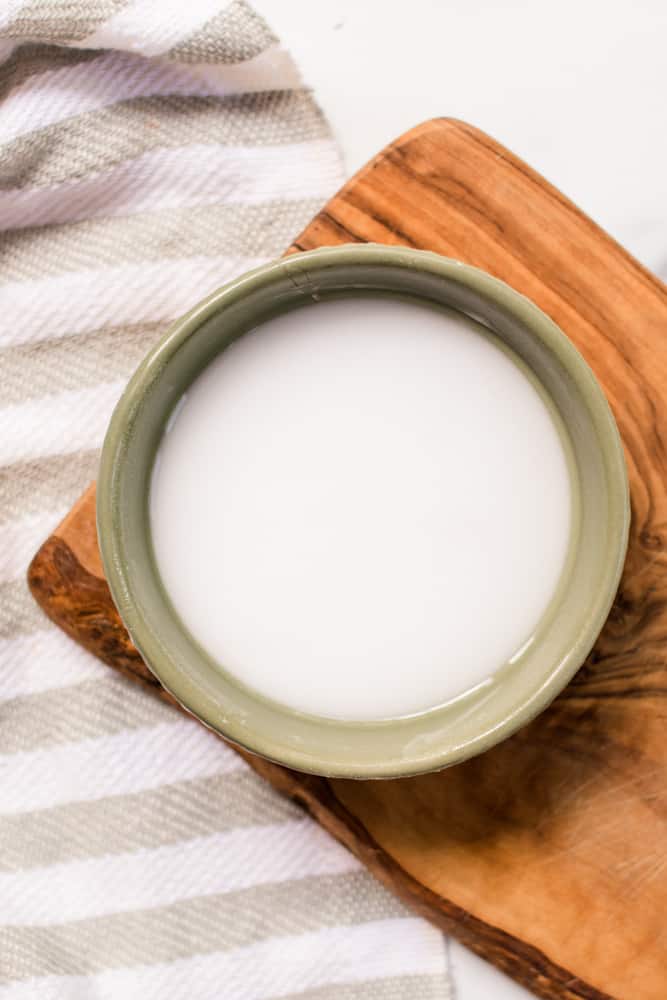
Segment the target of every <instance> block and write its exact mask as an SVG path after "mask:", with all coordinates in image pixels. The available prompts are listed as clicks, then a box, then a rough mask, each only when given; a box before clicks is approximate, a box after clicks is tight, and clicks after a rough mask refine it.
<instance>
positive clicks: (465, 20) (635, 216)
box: [253, 0, 667, 1000]
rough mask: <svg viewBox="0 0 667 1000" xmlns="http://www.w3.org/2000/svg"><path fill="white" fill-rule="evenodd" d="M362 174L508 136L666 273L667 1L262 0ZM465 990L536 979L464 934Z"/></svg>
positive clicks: (503, 996) (501, 991)
mask: <svg viewBox="0 0 667 1000" xmlns="http://www.w3.org/2000/svg"><path fill="white" fill-rule="evenodd" d="M253 2H254V5H255V7H256V8H257V9H258V10H259V11H260V12H261V13H262V14H263V15H264V16H265V17H266V18H267V20H268V21H269V22H270V23H271V24H272V26H273V27H274V29H275V31H276V32H277V34H278V35H279V36H280V37H281V38H282V40H283V41H284V42H285V43H286V45H287V46H288V47H289V48H290V49H291V51H292V53H293V54H294V56H295V57H296V59H297V61H298V63H299V65H300V67H301V70H302V73H303V75H304V78H305V80H306V82H307V83H308V84H310V85H311V86H312V87H313V89H314V92H315V95H316V97H317V99H318V100H319V102H320V104H321V106H322V107H323V109H324V111H325V112H326V114H327V116H328V118H329V121H330V122H331V123H332V125H333V127H334V130H335V132H336V134H337V136H338V139H339V141H340V143H341V146H342V149H343V153H344V156H345V161H346V166H347V170H348V173H350V174H351V173H353V172H354V171H355V170H356V169H357V168H359V167H360V166H362V164H363V163H364V162H365V161H366V160H367V159H368V158H369V157H370V156H372V155H373V154H374V153H375V152H377V150H378V149H379V148H380V147H381V146H383V145H385V143H387V142H389V141H390V140H391V139H393V138H395V137H396V136H397V135H399V134H400V133H401V132H403V131H405V130H406V129H408V128H411V127H412V126H413V125H416V124H417V123H418V122H419V121H422V120H424V119H426V118H430V117H433V116H437V115H449V116H454V117H458V118H463V119H465V120H466V121H469V122H471V123H472V124H474V125H477V126H479V127H480V128H482V129H484V130H485V131H487V132H489V133H490V134H491V135H493V136H494V137H495V138H497V139H499V140H500V141H501V142H503V143H504V144H505V145H507V146H509V148H510V149H512V150H513V151H514V152H516V153H518V154H519V155H520V156H522V157H523V158H524V159H525V160H526V161H527V162H528V163H530V164H531V165H532V166H533V167H535V168H536V169H537V170H539V171H540V172H541V173H542V174H544V175H545V176H546V177H547V178H548V179H549V180H550V181H552V182H553V183H554V184H556V185H557V186H558V187H559V188H560V189H561V190H562V191H563V192H565V194H567V195H568V196H569V197H570V198H572V199H573V200H574V201H575V202H576V203H577V204H578V205H579V206H580V207H581V208H582V209H584V211H586V212H587V213H588V214H589V215H591V216H592V217H593V218H594V219H595V220H596V221H597V222H599V223H600V224H601V225H602V226H604V227H605V228H606V229H607V230H608V231H609V232H610V233H611V234H612V235H613V236H615V237H616V239H617V240H619V241H620V242H621V243H623V244H624V245H625V246H626V247H627V248H628V249H629V250H630V251H631V252H632V253H634V254H635V255H636V256H637V257H638V258H639V259H640V260H641V261H642V262H643V263H644V264H646V265H647V266H648V267H650V268H652V269H653V270H654V271H656V272H657V273H658V274H660V275H661V277H663V278H667V128H665V109H664V106H663V105H664V101H665V99H666V98H667V60H665V57H664V49H665V40H666V38H667V4H665V3H664V0H636V2H635V3H633V4H630V2H629V0H624V2H618V0H604V2H603V0H576V2H574V0H561V2H560V3H558V4H555V3H548V4H547V3H545V2H544V0H510V2H507V0H495V2H494V0H447V2H444V0H441V2H437V0H410V3H398V2H392V0H253ZM449 947H450V954H451V960H452V968H453V979H454V986H455V997H456V1000H487V998H488V1000H521V998H526V997H529V994H528V993H527V992H526V991H525V990H522V989H520V987H518V986H517V985H516V984H514V983H512V982H510V980H508V979H506V978H505V977H504V976H502V975H501V974H500V973H499V972H497V971H495V970H494V969H492V968H491V967H490V966H489V965H487V964H486V963H484V962H482V961H481V960H480V959H478V958H476V957H475V956H474V955H472V954H471V953H470V952H468V951H466V950H465V949H464V948H462V947H460V946H459V945H457V944H456V943H455V942H450V944H449Z"/></svg>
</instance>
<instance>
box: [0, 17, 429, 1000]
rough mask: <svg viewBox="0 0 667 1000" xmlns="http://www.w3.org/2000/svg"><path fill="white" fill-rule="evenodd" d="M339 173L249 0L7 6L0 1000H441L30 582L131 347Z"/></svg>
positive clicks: (323, 840)
mask: <svg viewBox="0 0 667 1000" xmlns="http://www.w3.org/2000/svg"><path fill="white" fill-rule="evenodd" d="M340 180H341V165H340V161H339V156H338V152H337V149H336V146H335V145H334V143H333V142H332V139H331V137H330V134H329V130H328V128H327V125H326V122H325V121H324V120H323V119H322V116H321V114H320V112H319V111H318V109H317V107H316V106H315V104H314V103H313V101H312V99H311V97H310V95H309V94H308V92H307V91H306V90H304V89H303V87H302V86H301V85H300V83H299V79H298V76H297V74H296V72H295V69H294V66H293V64H292V62H291V60H290V58H289V56H288V54H287V53H286V52H285V51H284V50H283V49H282V48H281V47H280V45H279V44H278V43H277V41H276V39H275V38H274V37H273V35H272V34H271V32H270V31H269V29H268V28H267V26H266V25H265V23H264V22H263V21H262V20H260V19H259V18H258V17H257V16H256V15H255V14H254V12H253V11H252V10H251V9H250V8H249V7H248V6H246V4H245V3H243V2H239V0H235V2H232V3H228V4H226V5H225V4H223V3H221V2H220V0H159V2H158V0H154V2H148V0H85V2H84V0H81V2H75V0H42V2H40V0H18V2H17V0H4V3H2V4H0V229H1V230H2V233H1V234H0V247H1V253H0V466H1V467H0V810H2V815H1V816H0V900H2V904H1V906H0V923H1V924H2V928H1V929H0V997H8V998H10V1000H19V998H27V997H31V998H32V997H34V998H39V1000H51V998H53V1000H56V998H57V1000H63V998H64V1000H68V998H86V1000H87V998H95V1000H102V998H114V1000H117V998H123V1000H131V998H142V1000H151V998H156V1000H157V998H160V1000H181V998H182V1000H199V998H204V997H206V998H213V997H215V998H216V1000H253V998H259V997H288V996H290V997H293V996H298V997H301V1000H306V998H308V1000H315V998H317V1000H327V998H334V997H335V998H336V1000H360V998H362V997H363V998H368V1000H370V998H373V1000H390V998H391V1000H402V998H406V1000H407V998H410V1000H425V998H433V1000H435V998H438V1000H441V998H445V997H447V996H449V988H448V982H447V975H446V962H445V955H444V946H443V940H442V937H441V935H440V934H439V933H438V932H437V931H435V930H434V929H433V928H431V927H429V926H428V925H427V924H425V923H424V922H422V921H421V920H419V919H417V918H415V917H413V916H411V915H410V914H409V913H407V912H406V911H405V910H404V909H403V908H402V906H401V905H399V904H398V903H397V902H396V901H394V900H393V898H391V897H390V896H389V895H388V894H387V893H386V892H385V891H384V890H383V889H382V888H381V887H380V886H379V885H378V884H376V883H375V882H374V881H373V879H372V878H371V877H370V876H369V875H368V874H367V873H366V872H365V871H364V870H363V869H362V868H361V867H360V865H359V863H358V862H357V861H356V860H355V859H354V858H353V857H352V855H351V854H349V853H347V851H345V850H344V849H343V848H342V847H340V846H339V845H338V844H337V843H335V842H334V841H333V840H331V839H330V838H329V837H328V836H327V835H326V834H324V833H323V832H322V831H321V830H320V829H319V827H317V826H316V825H315V824H314V823H313V822H312V821H311V820H310V819H308V818H307V817H305V816H304V815H303V814H302V813H301V812H300V811H298V810H297V809H296V808H295V807H294V806H293V805H291V804H290V803H289V802H287V801H285V800H283V799H282V798H280V797H279V796H278V795H277V794H275V793H274V792H273V791H272V790H271V789H270V788H269V787H268V786H266V785H265V784H264V783H262V782H261V781H260V780H259V779H258V778H257V777H256V776H255V775H254V774H253V773H252V772H251V771H250V770H249V769H248V767H247V766H246V765H245V764H244V763H243V762H242V761H241V759H240V758H239V757H238V756H237V755H236V754H235V753H233V752H232V751H231V750H230V749H228V748H226V747H225V746H224V745H221V743H220V741H219V740H218V739H216V738H215V737H214V736H213V735H211V734H210V733H209V732H207V731H206V730H204V729H203V728H202V727H200V726H198V725H197V724H196V723H194V722H192V721H191V720H189V719H186V718H183V717H181V716H180V715H179V714H178V713H176V712H174V711H173V710H172V709H171V708H169V707H168V706H165V705H162V704H160V703H158V702H157V701H155V700H153V698H151V697H150V696H149V695H147V694H145V693H144V692H142V691H141V690H138V689H137V688H136V687H134V686H133V685H130V684H127V683H126V682H124V681H123V680H122V679H121V678H118V677H116V676H113V675H112V674H111V672H110V671H109V670H108V669H107V668H105V667H103V666H102V665H101V664H99V663H98V662H97V661H96V660H94V659H93V658H92V657H91V656H89V655H88V654H87V653H85V652H84V651H83V650H81V649H79V648H78V647H77V646H75V645H74V643H72V642H70V641H69V640H68V639H67V638H66V637H65V636H64V635H63V634H61V633H60V632H59V631H58V630H57V629H56V628H55V627H53V626H51V625H50V624H49V622H48V621H47V620H46V619H45V618H44V617H43V616H42V615H41V613H40V612H39V610H38V609H37V607H36V606H35V605H34V604H33V602H32V600H31V598H30V596H29V594H28V591H27V588H26V584H25V572H26V567H27V564H28V562H29V559H30V557H31V556H32V554H33V553H34V551H35V549H36V548H37V546H38V544H39V543H40V542H41V541H42V540H43V539H44V538H45V536H46V535H47V534H48V533H49V531H50V530H51V529H52V528H53V527H54V526H55V525H56V524H57V522H58V521H59V519H60V518H61V517H62V516H63V515H64V514H65V513H66V511H67V509H68V508H69V506H70V505H71V504H72V502H73V501H74V500H75V498H76V497H77V495H78V494H79V493H80V492H81V491H82V490H83V488H84V487H85V486H86V485H87V483H88V482H89V481H90V480H91V479H92V478H94V476H95V471H96V464H97V458H98V449H99V446H100V443H101V440H102V436H103V433H104V430H105V426H106V423H107V420H108V418H109V415H110V412H111V409H112V407H113V405H114V403H115V401H116V399H117V397H118V395H119V393H120V391H121V389H122V387H123V384H124V382H125V381H126V379H127V377H128V375H129V373H130V372H131V370H132V369H133V367H134V366H135V365H136V363H137V362H138V360H139V359H140V358H141V356H142V355H143V354H144V352H145V351H146V350H147V348H148V347H150V345H151V344H152V343H154V341H155V339H156V337H157V336H158V335H159V333H160V332H161V331H162V330H163V329H164V327H165V325H166V324H167V323H168V322H169V321H170V320H172V319H173V318H174V317H176V316H178V315H179V314H181V313H182V312H184V311H185V310H186V309H188V308H189V307H190V306H191V305H192V304H193V303H195V302H196V301H197V300H198V299H200V298H201V297H202V296H203V295H205V294H206V293H208V292H210V291H211V290H212V289H213V288H215V287H216V286H217V285H220V284H221V283H223V282H224V281H225V280H226V279H227V278H230V277H232V276H233V275H236V274H238V273H239V272H242V271H244V270H246V269H248V268H249V267H252V266H253V265H255V264H257V263H259V262H261V261H264V260H266V259H268V258H270V257H272V256H274V255H276V254H278V253H280V252H281V251H282V250H283V249H284V248H285V246H286V244H288V243H289V241H290V239H291V237H292V236H293V235H295V234H296V233H298V232H299V230H300V229H301V228H302V227H303V225H304V224H305V223H306V222H307V220H308V219H309V218H310V216H311V215H312V214H313V212H314V210H315V209H316V208H317V207H318V206H319V205H321V203H322V202H323V200H324V199H325V198H326V197H327V196H329V195H330V194H331V193H332V192H333V191H334V190H335V189H336V187H337V186H338V184H339V182H340Z"/></svg>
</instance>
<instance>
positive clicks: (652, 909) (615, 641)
mask: <svg viewBox="0 0 667 1000" xmlns="http://www.w3.org/2000/svg"><path fill="white" fill-rule="evenodd" d="M354 241H362V242H363V241H376V242H381V243H397V244H404V245H408V246H414V247H422V248H426V249H429V250H435V251H437V252H438V253H441V254H445V255H447V256H450V257H456V258H459V259H460V260H463V261H466V262H468V263H469V264H475V265H477V266H478V267H482V268H484V269H485V270H487V271H489V272H491V274H494V275H497V276H498V277H499V278H502V279H503V280H504V281H506V282H508V283H509V284H510V285H512V286H513V287H514V288H516V289H518V290H519V291H520V292H523V293H524V294H525V295H527V296H529V297H530V298H531V299H533V301H534V302H536V303H537V304H538V305H539V306H541V307H542V309H544V311H545V312H547V313H548V314H549V315H550V316H551V317H552V318H553V319H554V320H555V321H556V323H558V324H559V325H560V326H561V327H562V329H563V330H564V331H565V332H566V333H567V334H568V335H569V336H570V337H571V338H572V340H573V341H574V343H575V344H576V345H577V347H578V348H579V349H580V350H581V351H582V353H583V354H584V356H585V357H586V359H587V360H588V361H589V363H590V364H591V366H592V368H593V369H594V371H595V373H596V374H597V376H598V378H599V379H600V381H601V382H602V384H603V386H604V388H605V390H606V392H607V395H608V397H609V400H610V402H611V405H612V407H613V409H614V413H615V415H616V419H617V421H618V423H619V426H620V430H621V434H622V436H623V440H624V443H625V448H626V454H627V459H628V466H629V473H630V481H631V492H632V513H633V520H632V530H631V540H630V548H629V555H628V560H627V565H626V568H625V573H624V576H623V580H622V583H621V587H620V590H619V593H618V597H617V599H616V602H615V604H614V607H613V610H612V613H611V616H610V618H609V621H608V622H607V625H606V627H605V629H604V631H603V633H602V635H601V637H600V639H599V641H598V643H597V645H596V647H595V650H594V651H593V653H592V654H591V655H590V657H589V659H588V661H587V663H586V664H585V666H584V667H583V668H582V670H581V671H580V672H579V673H578V675H577V676H576V678H575V679H574V681H573V682H572V683H571V684H570V685H569V687H568V688H567V689H566V690H565V692H564V693H563V694H562V695H561V696H560V697H559V698H558V700H557V701H556V702H555V703H554V704H553V705H552V706H551V708H550V709H548V710H547V711H546V712H545V713H544V714H543V715H541V716H540V717H539V718H538V719H537V720H536V721H535V722H533V723H532V724H531V725H529V726H527V727H526V728H524V729H523V730H521V731H520V732H519V733H518V734H517V735H515V736H514V737H512V738H511V739H509V740H507V741H506V742H505V743H503V744H501V745H500V746H498V747H496V748H495V749H494V750H492V751H490V752H489V753H486V754H484V755H483V756H481V757H478V758H476V759H474V760H471V761H468V762H467V763H465V764H462V765H459V766H457V767H453V768H450V769H449V770H447V771H443V772H441V773H439V774H434V775H427V776H423V777H418V778H410V779H403V780H400V781H386V782H354V781H339V780H335V781H329V780H325V779H323V778H315V777H310V776H307V775H303V774H299V773H296V772H292V771H288V770H286V769H284V768H282V767H279V766H277V765H274V764H271V763H269V762H267V761H264V760H261V759H259V758H257V757H252V756H250V755H248V754H244V756H245V757H246V759H247V760H248V761H249V763H250V764H251V766H252V767H253V768H255V770H256V771H258V772H259V773H260V774H262V775H263V776H264V777H265V778H266V779H267V780H268V781H270V782H271V784H272V785H274V786H275V787H276V788H278V789H280V791H282V792H284V793H285V794H287V795H289V796H291V797H293V798H294V799H296V800H298V801H299V802H300V803H302V804H303V805H304V806H305V808H306V809H307V810H308V811H309V812H310V813H312V815H313V816H314V817H315V818H316V819H317V820H318V822H320V823H321V824H322V826H324V827H325V828H326V829H327V830H329V831H330V832H331V833H332V834H333V835H334V836H335V837H337V838H338V839H339V840H341V841H342V842H343V843H344V844H346V845H347V846H348V847H349V848H350V849H351V850H352V851H354V853H355V854H357V855H358V856H359V857H360V858H361V859H362V861H363V862H364V863H365V864H366V865H367V866H368V868H369V869H370V870H371V871H373V872H374V873H375V874H376V875H377V876H378V877H379V878H381V879H382V880H383V881H384V882H385V883H386V884H387V885H388V886H389V887H390V888H391V889H393V890H394V891H395V892H396V893H398V895H400V896H401V897H403V899H405V900H407V901H408V902H409V903H410V904H411V905H412V906H414V907H415V908H416V909H417V910H418V911H419V912H421V913H422V914H424V916H426V917H427V918H428V919H429V920H432V921H433V922H434V923H436V924H437V925H439V926H440V927H442V928H443V929H444V930H446V931H448V932H449V933H451V934H453V935H454V936H455V937H457V938H459V940H461V941H462V942H463V943H464V944H466V945H468V946H469V947H470V948H472V949H473V950H474V951H476V952H478V953H479V954H480V955H482V956H483V957H484V958H487V959H489V960H490V961H491V962H494V963H495V964H496V965H497V966H499V967H500V968H502V969H504V970H505V971H506V972H507V973H509V975H511V976H513V977H514V978H515V979H517V980H518V981H519V982H521V983H523V984H524V985H526V986H527V987H529V988H530V989H532V990H533V991H534V992H535V993H537V994H539V995H540V996H543V997H549V998H556V997H557V998H568V1000H574V998H587V1000H593V998H594V1000H600V998H603V997H609V996H612V997H615V998H618V1000H664V998H665V997H667V920H666V919H665V918H666V915H667V551H666V544H667V492H666V484H667V452H666V450H665V449H666V447H667V291H666V289H665V287H664V286H663V285H661V283H660V282H659V281H658V280H657V279H656V278H654V277H652V276H651V275H650V274H649V273H648V272H647V271H645V270H644V269H642V267H641V266H640V265H639V264H637V263H636V261H634V260H633V259H632V258H631V257H630V256H629V255H628V254H627V253H626V252H625V251H624V250H622V249H621V248H620V247H619V246H618V245H617V244H616V243H614V242H613V241H612V240H611V239H610V238H609V237H608V236H607V235H605V233H603V232H602V231H601V230H600V229H599V228H597V227H596V226H595V225H594V224H593V223H592V222H591V221H590V220H589V219H587V218H586V217H585V216H584V215H582V214H581V212H579V211H578V209H576V208H575V207H574V206H573V205H572V204H571V203H570V202H569V201H567V200H566V199H565V198H564V197H563V196H562V195H561V194H560V193H559V192H558V191H556V190H555V189H554V188H552V187H551V186H550V185H549V184H547V183H546V182H545V181H544V180H543V179H542V178H541V177H540V176H539V175H537V174H536V173H535V172H534V171H532V170H531V169H530V168H529V167H527V166H526V165H525V164H524V163H522V162H521V161H520V160H518V159H516V157H514V156H513V155H512V154H511V153H509V152H508V151H507V150H505V149H503V148H502V147H501V146H499V145H498V144H497V143H495V142H494V141H493V140H492V139H490V138H489V137H488V136H486V135H484V134H482V133H481V132H479V131H477V130H476V129H474V128H471V127H470V126H468V125H465V124H463V123H460V122H455V121H449V120H445V119H442V120H434V121H430V122H426V123H425V124H423V125H421V126H419V127H418V128H416V129H414V130H412V131H411V132H408V133H407V134H406V135H404V136H403V137H402V138H400V139H399V140H397V141H396V142H395V143H394V144H393V145H391V146H388V147H387V148H386V149H384V150H383V151H382V152H381V153H380V154H379V155H378V156H377V157H376V158H375V159H374V160H373V161H371V163H369V164H368V166H366V167H365V168H364V169H363V170H362V171H361V172H360V173H358V174H357V175H356V176H355V177H354V178H353V179H352V180H351V181H349V183H348V184H347V185H346V186H345V187H344V188H343V189H342V190H341V191H340V192H339V193H338V194H337V195H336V196H335V197H334V198H332V200H331V201H330V202H329V203H328V204H327V206H326V207H325V208H324V209H323V210H322V211H321V212H320V213H319V215H317V216H316V217H315V219H313V221H312V222H311V224H310V225H309V226H308V228H307V229H306V230H305V231H304V232H303V233H302V234H301V235H300V236H299V237H298V239H296V240H295V242H294V244H293V245H292V247H291V248H290V249H291V251H292V252H294V251H299V250H307V249H311V248H313V247H318V246H325V245H333V244H336V243H346V242H354ZM94 503H95V500H94V487H92V486H91V488H90V489H89V491H88V492H87V493H86V494H85V496H84V497H83V498H82V500H81V501H80V502H79V504H78V505H77V507H76V508H75V509H74V510H73V512H72V513H71V514H70V515H69V517H68V518H66V520H65V521H64V522H63V523H62V524H61V525H60V527H59V528H57V529H56V532H55V533H54V534H53V535H52V536H51V537H50V538H49V539H47V541H46V542H45V543H44V545H43V546H42V548H41V549H40V551H39V552H38V553H37V555H36V556H35V559H34V560H33V563H32V565H31V567H30V570H29V582H30V586H31V589H32V592H33V594H34V596H35V598H36V599H37V601H38V602H39V604H40V605H41V606H42V608H43V609H44V610H45V611H46V613H47V614H48V615H49V616H50V617H51V618H52V619H53V620H54V621H55V622H56V623H57V624H58V625H60V626H61V627H62V628H63V629H64V630H65V631H66V632H67V633H68V634H69V635H71V636H72V638H74V639H76V640H77V641H78V642H80V643H82V644H83V645H84V646H86V647H87V648H88V649H89V650H91V651H92V652H94V653H96V654H97V655H98V656H100V657H101V658H102V659H103V660H105V661H106V662H107V663H108V664H110V665H111V666H112V667H116V668H118V669H120V670H121V671H123V672H124V673H125V674H127V675H128V676H130V677H134V678H137V679H139V680H141V681H143V682H144V683H146V684H148V685H150V686H151V687H152V688H154V689H155V691H156V692H157V693H158V694H161V695H162V696H163V697H166V698H169V695H168V694H166V692H164V691H163V690H162V689H161V688H160V685H159V683H158V682H157V681H156V680H155V678H154V677H153V676H152V675H151V674H150V672H149V671H148V670H147V668H146V667H145V666H144V664H143V663H142V661H141V659H140V658H139V655H138V654H137V652H136V650H135V649H134V648H133V646H132V644H131V642H130V640H129V637H128V636H127V633H126V632H125V630H124V628H123V626H122V624H121V622H120V620H119V618H118V615H117V613H116V611H115V609H114V606H113V604H112V602H111V598H110V595H109V590H108V588H107V585H106V583H105V581H104V577H103V573H102V567H101V564H100V559H99V553H98V550H97V541H96V535H95V518H94ZM507 585H508V587H510V586H511V579H509V580H508V581H507Z"/></svg>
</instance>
